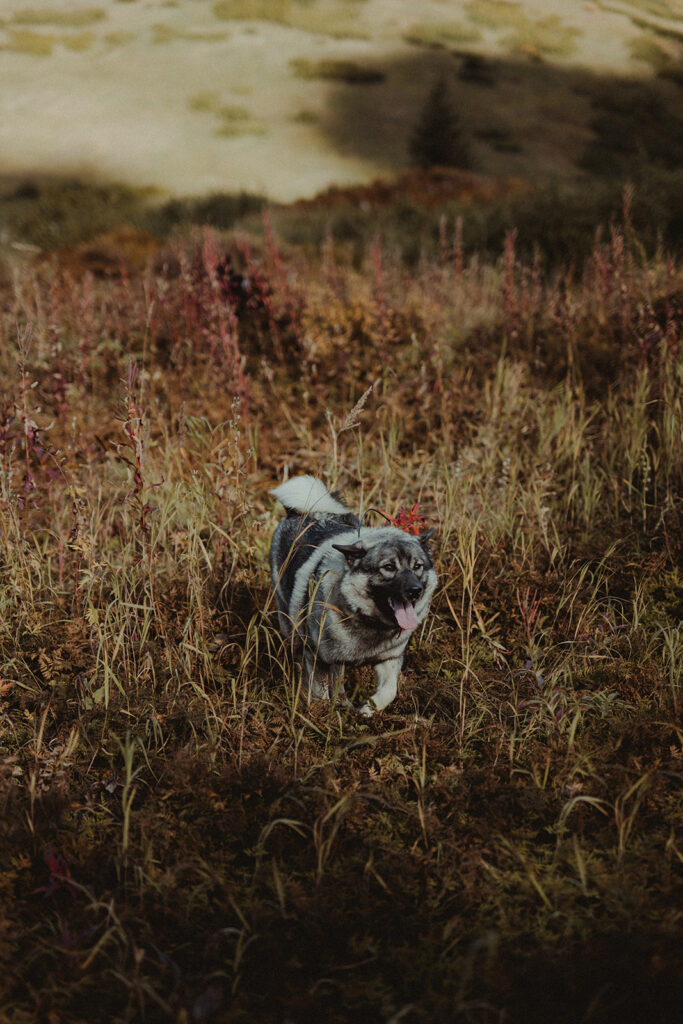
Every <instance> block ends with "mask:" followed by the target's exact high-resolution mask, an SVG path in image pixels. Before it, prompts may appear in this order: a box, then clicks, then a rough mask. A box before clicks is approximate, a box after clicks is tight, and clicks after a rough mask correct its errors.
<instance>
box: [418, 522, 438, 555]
mask: <svg viewBox="0 0 683 1024" xmlns="http://www.w3.org/2000/svg"><path fill="white" fill-rule="evenodd" d="M433 533H434V527H433V526H432V527H431V529H429V530H425V532H424V533H420V534H418V538H417V539H418V540H419V542H420V544H421V545H422V547H423V548H424V549H425V551H428V550H429V545H428V541H429V538H430V537H431V536H432V534H433Z"/></svg>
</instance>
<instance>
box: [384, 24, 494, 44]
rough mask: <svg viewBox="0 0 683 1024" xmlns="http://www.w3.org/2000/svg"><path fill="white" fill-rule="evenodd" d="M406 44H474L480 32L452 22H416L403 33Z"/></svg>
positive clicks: (479, 36)
mask: <svg viewBox="0 0 683 1024" xmlns="http://www.w3.org/2000/svg"><path fill="white" fill-rule="evenodd" d="M403 38H404V39H405V41H406V42H407V43H413V44H414V45H415V46H430V47H436V48H441V47H448V46H462V45H463V44H465V43H476V42H477V41H478V40H479V39H481V32H479V30H478V29H476V28H471V27H468V26H466V25H458V24H455V23H454V22H431V21H427V22H417V23H415V24H414V25H411V26H410V28H409V29H406V31H405V32H404V33H403Z"/></svg>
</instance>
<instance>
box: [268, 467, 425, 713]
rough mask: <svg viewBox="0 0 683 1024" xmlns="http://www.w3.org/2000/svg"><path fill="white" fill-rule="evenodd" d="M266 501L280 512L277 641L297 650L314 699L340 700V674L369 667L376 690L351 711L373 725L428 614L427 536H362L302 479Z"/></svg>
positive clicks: (383, 529) (273, 556)
mask: <svg viewBox="0 0 683 1024" xmlns="http://www.w3.org/2000/svg"><path fill="white" fill-rule="evenodd" d="M272 494H273V495H274V496H275V497H276V498H277V499H278V500H279V501H280V502H281V503H282V505H283V506H284V508H285V510H286V512H287V517H286V518H285V519H283V520H282V521H281V522H280V523H279V524H278V526H277V529H276V530H275V533H274V535H273V541H272V544H271V548H270V567H271V574H272V579H273V588H274V591H275V598H276V602H277V608H278V619H279V623H280V631H281V633H282V634H283V636H284V637H289V636H291V634H292V633H295V634H296V636H297V638H299V639H300V640H301V641H302V642H303V650H304V664H305V667H306V675H307V681H308V686H309V690H310V693H311V694H312V695H313V696H317V697H323V698H327V697H329V696H330V694H333V693H343V684H342V677H343V672H344V665H347V664H348V665H368V664H369V665H372V666H373V667H374V670H375V677H376V679H377V690H376V691H375V693H374V695H373V696H372V697H371V698H370V700H369V701H367V702H366V703H365V704H364V705H363V706H362V707H361V708H360V711H361V712H362V713H363V714H365V715H372V714H373V713H374V712H375V711H379V710H381V709H382V708H385V707H386V706H387V704H389V703H390V702H391V701H392V700H393V699H394V697H395V696H396V692H397V689H398V677H399V673H400V671H401V665H402V664H403V654H404V651H405V649H406V646H407V644H408V641H409V640H410V637H411V636H412V634H413V632H414V631H415V629H416V628H417V626H418V625H419V624H420V623H421V622H422V621H423V620H424V618H425V616H426V615H427V612H428V611H429V604H430V601H431V598H432V594H433V593H434V589H435V587H436V583H437V577H436V572H435V571H434V563H433V561H432V556H431V553H430V551H429V547H428V544H427V541H428V539H429V537H430V536H431V534H432V532H433V531H432V530H428V531H427V532H426V533H423V534H422V535H420V536H415V535H412V534H408V533H405V532H404V531H403V530H399V529H397V528H396V527H395V526H375V527H368V526H361V524H360V521H359V520H358V518H357V517H356V516H355V515H354V514H353V512H350V511H349V509H348V508H346V507H345V506H344V505H342V504H341V502H339V501H338V500H337V499H336V498H335V497H334V496H333V495H332V494H330V493H329V491H328V490H327V488H326V487H325V485H324V484H323V483H322V482H321V481H320V480H316V479H315V477H311V476H300V477H296V478H294V479H293V480H288V481H287V482H286V483H284V484H281V485H280V486H279V487H276V488H275V490H274V491H272Z"/></svg>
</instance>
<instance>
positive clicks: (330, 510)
mask: <svg viewBox="0 0 683 1024" xmlns="http://www.w3.org/2000/svg"><path fill="white" fill-rule="evenodd" d="M270 493H271V494H272V495H273V496H274V497H276V498H277V500H278V501H279V502H281V504H282V505H284V507H285V509H286V510H287V512H297V513H298V514H299V515H312V516H324V515H328V516H329V515H333V516H345V515H348V514H349V509H348V508H347V507H346V505H342V503H341V502H340V501H337V499H336V498H335V497H334V496H333V495H332V494H330V492H329V491H328V489H327V487H325V484H324V483H323V482H322V480H318V479H316V477H314V476H295V477H293V478H292V479H291V480H287V481H286V482H285V483H284V484H280V486H279V487H276V488H275V490H273V491H271V492H270Z"/></svg>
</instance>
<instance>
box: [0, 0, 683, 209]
mask: <svg viewBox="0 0 683 1024" xmlns="http://www.w3.org/2000/svg"><path fill="white" fill-rule="evenodd" d="M676 6H677V5H675V4H673V3H666V2H663V0H659V2H657V3H652V2H642V3H640V4H638V5H636V4H625V3H583V4H572V5H571V6H569V5H567V4H566V3H562V2H561V0H529V2H525V3H523V4H522V3H507V2H503V0H474V2H462V0H457V2H456V0H449V2H446V3H444V2H438V0H421V3H420V5H419V7H416V5H415V4H414V3H411V2H410V0H314V2H310V0H307V2H306V0H276V2H271V3H268V4H265V3H263V2H260V3H259V2H258V0H224V2H222V3H221V2H218V3H210V2H205V0H201V2H198V0H177V2H173V0H171V2H169V0H99V2H98V0H69V2H68V3H67V2H66V0H64V2H63V6H62V7H60V4H59V0H57V2H55V0H32V2H31V4H30V6H27V4H26V3H25V2H24V0H4V2H3V4H2V10H1V12H0V154H1V156H0V173H4V174H12V175H15V174H25V173H27V174H28V173H32V174H36V173H49V174H55V175H64V174H68V175H74V174H75V175H78V176H80V177H84V178H94V179H107V180H118V181H121V182H124V183H127V184H131V185H136V186H137V185H141V186H153V187H157V188H159V189H160V190H161V191H162V192H168V193H171V194H197V195H200V194H205V193H209V192H215V191H234V190H249V191H254V192H262V193H265V194H266V195H268V196H269V197H271V198H272V199H275V200H279V201H289V200H293V199H296V198H300V197H306V196H310V195H313V194H314V193H316V192H317V191H319V190H321V189H323V188H325V187H327V186H328V185H330V184H332V183H336V184H339V185H345V184H351V183H359V182H364V181H368V180H370V179H372V178H373V177H375V176H376V175H378V174H386V173H389V172H391V171H392V170H397V169H399V168H400V167H401V166H404V165H405V163H406V160H407V140H408V138H409V135H410V131H411V128H412V126H413V125H414V123H415V118H416V116H417V115H418V113H419V110H420V107H421V105H422V103H423V102H424V97H425V95H426V93H427V91H428V89H429V86H430V84H431V82H432V81H433V79H434V77H435V76H436V75H437V74H442V73H446V74H447V75H448V76H450V78H451V79H452V84H453V86H454V92H455V93H456V95H455V99H456V101H457V102H458V104H459V105H460V107H461V109H462V113H463V119H464V121H465V123H466V126H467V127H472V125H471V124H470V123H469V122H470V121H473V122H474V128H476V129H478V135H477V138H476V140H475V145H474V151H475V156H476V160H477V164H478V168H479V169H481V170H482V171H484V172H487V173H493V174H504V173H512V174H517V175H519V174H521V175H526V174H530V173H531V174H533V173H538V172H546V171H548V172H553V173H559V174H561V175H566V174H569V173H572V172H573V170H574V167H575V160H576V158H577V155H578V154H579V152H580V150H581V147H582V146H583V145H585V143H586V141H587V139H588V138H589V137H590V130H589V128H588V126H587V119H588V116H589V113H590V102H589V101H588V100H587V99H586V96H585V95H582V94H581V89H580V88H577V81H576V75H577V74H581V73H583V72H584V71H588V72H590V74H591V75H599V76H607V77H610V78H612V77H614V76H628V77H635V78H640V79H645V80H647V79H654V78H655V77H656V76H657V75H661V73H662V72H664V73H666V72H667V71H669V72H670V71H671V70H672V69H673V70H674V71H676V73H677V74H680V65H681V57H682V54H683V43H682V40H683V22H681V21H680V20H676V18H675V7H676ZM258 15H261V16H263V15H266V16H267V20H263V17H261V18H259V17H258ZM468 55H469V60H470V63H469V64H468V63H466V62H467V60H468ZM472 55H474V56H475V58H477V57H478V58H481V57H484V58H485V61H486V62H487V63H488V62H489V61H491V60H492V61H493V64H492V66H491V68H488V69H486V70H485V75H484V78H482V76H481V74H479V76H478V77H477V74H478V71H479V72H480V71H481V67H480V65H478V64H476V62H475V64H474V65H472V64H471V56H472ZM454 57H455V58H456V59H454ZM297 62H298V63H297ZM473 68H474V77H473V76H472V69H473ZM359 69H360V74H359V75H358V74H357V72H358V71H359ZM468 71H469V74H465V72H468ZM364 73H365V77H364ZM373 73H374V76H375V77H374V79H373ZM354 75H355V78H354ZM668 88H669V93H668V94H667V96H668V98H669V99H670V101H671V104H672V105H675V103H676V100H677V98H678V99H680V87H679V86H678V85H677V84H676V83H675V82H673V81H672V82H671V84H670V86H669V87H668ZM340 122H341V123H340ZM475 134H476V133H475Z"/></svg>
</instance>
